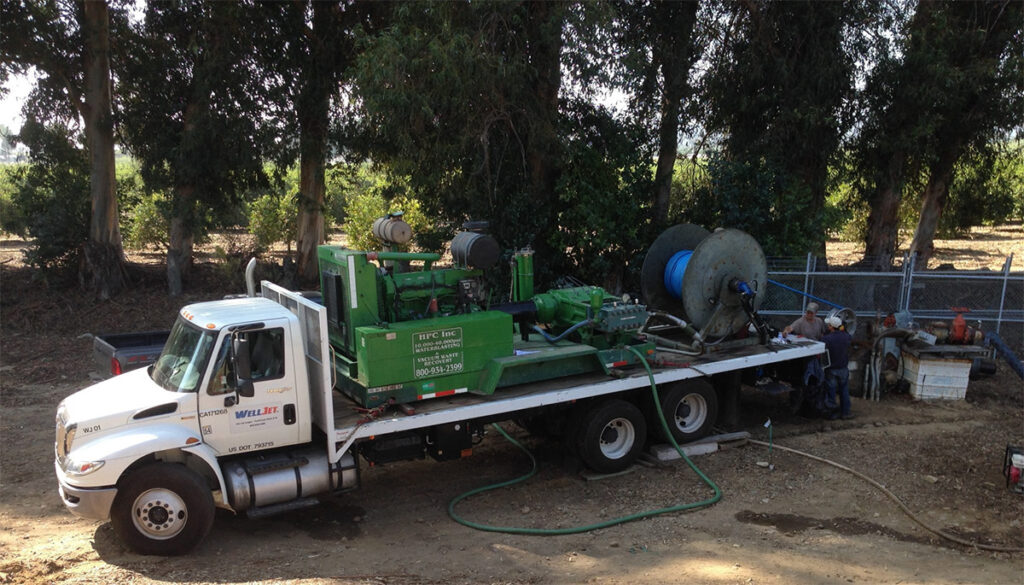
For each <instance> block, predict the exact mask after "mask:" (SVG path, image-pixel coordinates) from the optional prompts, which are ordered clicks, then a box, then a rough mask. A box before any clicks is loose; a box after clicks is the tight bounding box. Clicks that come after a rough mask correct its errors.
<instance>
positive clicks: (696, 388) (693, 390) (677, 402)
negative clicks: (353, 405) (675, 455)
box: [649, 380, 718, 443]
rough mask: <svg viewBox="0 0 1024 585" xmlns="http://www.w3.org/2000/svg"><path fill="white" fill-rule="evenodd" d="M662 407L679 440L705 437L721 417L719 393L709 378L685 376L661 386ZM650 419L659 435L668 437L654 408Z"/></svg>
mask: <svg viewBox="0 0 1024 585" xmlns="http://www.w3.org/2000/svg"><path fill="white" fill-rule="evenodd" d="M658 393H659V398H661V411H662V412H663V413H665V422H666V423H668V429H669V431H671V432H672V437H673V438H674V439H675V440H676V442H677V443H689V442H691V441H696V440H697V439H700V438H703V437H706V436H707V435H708V434H710V433H711V428H712V427H713V426H714V425H715V421H716V420H718V393H717V392H715V389H714V387H712V386H711V384H710V383H708V381H707V380H686V381H683V382H677V383H675V384H672V385H669V386H665V387H663V388H659V389H658ZM652 410H653V412H652V413H651V420H650V422H649V424H650V426H651V427H652V429H653V430H654V431H655V433H656V435H657V436H658V438H659V439H661V440H666V439H665V432H664V430H662V427H661V421H659V420H658V412H657V410H656V409H652Z"/></svg>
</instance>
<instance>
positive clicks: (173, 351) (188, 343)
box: [151, 317, 217, 392]
mask: <svg viewBox="0 0 1024 585" xmlns="http://www.w3.org/2000/svg"><path fill="white" fill-rule="evenodd" d="M216 339H217V336H216V334H215V333H214V332H213V331H205V330H203V329H200V328H199V327H196V326H195V325H192V324H191V323H189V322H188V321H186V320H184V319H182V318H180V317H179V318H178V320H177V321H176V322H175V323H174V328H173V329H171V335H170V337H168V338H167V344H166V345H164V350H163V352H162V353H161V354H160V357H159V358H158V359H157V360H156V365H154V366H153V372H152V374H151V375H152V376H153V381H154V382H156V383H157V384H159V385H160V386H162V387H163V388H164V389H166V390H170V391H171V392H195V391H196V387H197V386H198V385H199V381H200V379H202V377H203V372H205V371H206V364H207V363H208V362H209V361H210V353H212V349H213V343H214V341H216Z"/></svg>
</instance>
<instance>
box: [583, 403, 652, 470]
mask: <svg viewBox="0 0 1024 585" xmlns="http://www.w3.org/2000/svg"><path fill="white" fill-rule="evenodd" d="M580 416H581V418H580V420H579V421H578V425H577V426H576V450H577V452H578V453H579V456H580V458H581V459H583V462H584V463H585V464H586V465H587V467H589V468H591V469H593V470H594V471H597V472H599V473H615V472H617V471H622V470H623V469H626V468H627V467H629V466H630V465H632V464H633V462H634V461H636V458H637V457H639V456H640V451H641V450H642V449H643V447H644V440H645V439H646V438H647V423H646V422H645V421H644V416H643V414H642V413H641V412H640V409H639V408H637V407H636V406H634V405H633V404H631V403H629V402H626V401H625V400H618V399H614V400H606V401H604V402H600V403H598V404H596V405H595V406H593V407H591V408H590V409H588V410H586V411H584V412H583V414H582V415H580Z"/></svg>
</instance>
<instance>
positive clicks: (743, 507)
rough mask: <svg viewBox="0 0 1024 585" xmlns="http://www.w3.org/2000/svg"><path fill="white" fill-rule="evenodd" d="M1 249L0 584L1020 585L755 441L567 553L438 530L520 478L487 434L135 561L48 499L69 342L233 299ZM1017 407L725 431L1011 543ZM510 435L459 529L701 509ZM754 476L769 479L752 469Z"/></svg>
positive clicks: (970, 399)
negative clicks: (104, 296)
mask: <svg viewBox="0 0 1024 585" xmlns="http://www.w3.org/2000/svg"><path fill="white" fill-rule="evenodd" d="M1012 229H1016V230H1017V232H1013V233H1016V235H1015V236H1012V237H1014V238H1016V243H1019V242H1021V241H1024V235H1022V234H1021V232H1020V226H1015V227H1011V230H1012ZM1000 241H1003V242H1004V243H1005V240H1000ZM975 243H976V242H975ZM5 244H6V245H5ZM1013 244H1014V242H1011V245H1013ZM17 247H18V243H17V242H5V243H0V583H62V584H71V583H122V584H127V583H190V584H202V583H250V582H255V583H278V582H290V583H345V584H348V583H352V584H434V583H466V584H475V583H494V584H506V583H517V584H518V583H524V584H525V583H531V584H532V583H538V584H557V583H566V584H570V583H603V584H622V585H626V584H634V583H712V584H720V583H721V584H727V583H728V584H731V583H741V584H745V583H757V584H779V585H782V584H808V585H810V584H822V583H828V584H831V583H835V584H845V583H891V584H897V583H901V584H902V583H936V584H946V583H996V584H1000V583H1021V582H1022V581H1024V554H1022V553H1002V552H987V551H983V550H980V549H977V548H971V547H965V546H961V545H958V544H954V543H952V542H949V541H946V540H942V539H939V538H937V537H934V536H933V535H931V534H930V533H928V532H926V531H925V530H924V529H922V528H921V527H920V526H918V525H917V524H916V523H915V522H914V521H912V520H911V519H910V518H909V517H908V516H906V515H905V514H904V513H903V512H901V511H900V510H899V509H898V507H897V506H896V505H895V504H894V503H893V502H892V501H890V500H889V499H887V498H886V497H885V496H884V495H882V494H881V492H879V491H877V490H876V489H875V488H873V487H871V486H870V485H869V484H867V483H865V482H864V481H862V480H860V479H858V478H856V477H854V476H852V475H850V474H848V473H846V472H843V471H841V470H838V469H835V468H833V467H829V466H826V465H824V464H822V463H818V462H815V461H811V460H809V459H806V458H803V457H799V456H796V455H792V454H789V453H785V452H782V451H780V450H778V449H775V450H773V451H772V453H771V454H770V455H769V452H768V450H767V449H765V448H763V447H760V446H755V445H752V444H751V445H747V446H742V447H736V448H730V449H725V450H721V451H718V452H715V453H712V454H709V455H703V456H699V457H695V458H694V462H695V463H696V465H697V466H699V467H700V469H701V470H702V471H703V472H704V473H706V474H707V476H708V477H710V478H711V479H712V480H713V481H714V482H716V483H717V484H718V485H719V486H720V487H721V489H722V492H723V494H724V496H723V499H722V500H721V501H720V502H719V503H718V504H716V505H713V506H711V507H707V508H702V509H699V510H695V511H689V512H681V513H672V514H667V515H662V516H658V517H656V518H652V519H647V520H641V521H637V522H631V523H627V524H624V525H619V526H615V527H610V528H604V529H601V530H595V531H592V532H587V533H583V534H577V535H567V536H547V537H541V536H525V535H506V534H499V533H491V532H481V531H477V530H473V529H470V528H467V527H464V526H461V525H459V524H457V523H455V522H453V521H452V520H450V519H449V518H448V516H447V507H448V502H449V501H450V500H451V499H452V498H453V497H454V496H456V495H458V494H460V493H463V492H465V491H467V490H469V489H471V488H475V487H478V486H481V485H484V484H489V483H494V482H497V481H500V480H504V479H508V478H511V477H515V476H518V475H521V474H523V473H525V472H526V471H528V470H529V461H528V459H527V458H526V456H525V455H524V454H523V453H522V452H521V451H519V450H518V449H517V448H516V447H514V446H513V445H511V444H509V443H507V442H506V441H505V440H504V439H502V438H501V437H500V436H499V435H498V434H497V433H495V432H490V433H489V434H488V437H487V440H485V441H484V442H483V443H482V444H481V445H479V446H478V447H477V448H476V449H475V450H474V455H473V456H472V457H469V458H466V459H462V460H459V461H454V462H447V463H435V462H433V461H429V460H427V461H415V462H408V463H399V464H390V465H386V466H377V467H368V466H366V465H365V464H364V465H363V466H362V470H361V474H362V475H361V479H362V486H361V488H360V489H359V490H356V491H354V492H350V493H347V494H343V495H340V496H337V497H333V498H330V499H328V500H325V502H324V503H323V504H321V505H320V506H318V507H316V508H312V509H308V510H305V511H302V512H297V513H292V514H289V515H284V516H279V517H274V518H269V519H263V520H249V519H246V518H240V517H233V516H232V515H230V514H228V513H224V512H223V511H218V517H217V520H216V522H215V525H214V528H213V530H212V531H211V533H210V534H209V536H208V537H207V538H206V540H205V541H204V542H203V543H202V544H201V545H200V546H199V547H198V548H197V549H196V550H195V551H194V552H193V553H192V554H191V555H189V556H187V557H183V558H171V559H165V558H156V557H145V556H140V555H136V554H134V553H131V552H129V551H127V550H126V549H125V548H124V547H122V546H121V544H120V543H119V542H118V541H117V540H116V539H115V537H114V534H113V530H112V529H111V527H110V526H109V524H105V523H100V522H91V521H86V520H82V519H79V518H76V517H74V516H73V515H71V514H70V513H69V512H67V511H66V510H65V509H64V507H63V505H62V504H61V501H60V498H59V497H58V495H57V485H56V479H55V477H54V473H53V467H52V465H53V464H52V461H53V426H54V413H55V410H56V406H57V404H58V402H59V401H60V400H61V399H62V398H63V397H64V396H66V395H68V394H70V393H72V392H74V391H76V390H78V389H80V388H82V387H84V386H86V385H88V384H90V383H91V382H92V377H91V370H92V365H91V363H90V359H91V340H90V339H89V338H88V337H87V336H85V334H87V333H99V332H102V331H140V330H146V329H157V328H166V327H167V326H168V324H169V323H170V322H171V320H172V318H173V315H174V314H175V312H176V311H177V309H178V308H179V307H180V306H181V305H182V304H184V303H188V302H192V301H196V300H200V299H204V300H205V299H209V298H216V297H217V296H219V295H221V294H223V293H224V292H228V291H225V290H221V289H222V288H223V285H222V284H221V282H222V281H221V280H219V279H218V275H217V268H216V267H215V266H212V265H206V264H202V263H201V264H200V266H199V269H200V270H198V271H197V276H196V279H195V280H194V281H193V282H192V283H191V285H192V286H191V287H190V289H189V290H190V292H189V294H187V295H186V296H185V297H184V298H179V299H173V300H172V299H168V298H167V297H166V295H164V294H163V290H164V289H163V284H162V281H161V278H160V277H161V275H160V273H159V271H153V272H146V271H145V270H143V272H142V273H140V274H137V275H136V277H137V278H138V279H139V281H140V285H139V286H138V287H136V289H134V290H133V291H131V292H128V293H126V294H124V295H122V296H120V297H118V298H117V299H115V300H113V301H107V302H100V301H97V300H93V299H91V298H88V297H87V296H84V295H83V294H81V293H79V291H78V289H77V288H76V287H75V286H74V285H67V284H61V283H53V282H51V283H49V285H48V286H47V285H46V284H44V283H41V282H39V281H35V280H32V277H31V274H30V273H28V272H27V271H25V270H24V269H23V268H21V267H19V266H18V261H17V260H16V258H17ZM937 247H938V248H939V249H940V250H942V249H943V247H942V246H939V244H938V243H937ZM980 253H981V252H979V254H980ZM984 253H986V254H988V253H989V252H984ZM999 253H1001V252H999V251H998V250H996V251H995V252H992V255H993V256H994V255H998V254H999ZM1005 255H1006V254H1003V257H1005ZM999 262H1000V263H1001V260H1000V261H999ZM963 267H965V268H966V267H967V266H963ZM996 268H998V266H996ZM231 292H233V291H231ZM1022 392H1024V385H1022V383H1021V380H1020V379H1019V378H1017V377H1016V375H1015V374H1013V373H1012V372H1011V371H1010V370H1009V368H1008V367H1006V365H1005V364H1003V363H1000V365H999V369H998V372H997V374H996V375H995V376H994V377H991V378H988V379H984V380H978V381H974V382H972V383H971V385H970V387H969V388H968V392H967V399H966V400H962V401H943V402H919V401H913V400H911V399H910V398H909V397H908V396H906V395H886V396H883V398H882V400H881V401H879V402H869V401H867V400H863V399H859V398H854V401H853V408H854V412H855V413H856V415H857V417H856V418H855V419H853V420H848V421H823V420H817V419H806V418H802V417H798V416H794V415H791V414H789V412H788V408H787V405H786V403H785V401H784V400H781V399H779V398H776V397H769V396H765V395H761V394H757V393H756V392H754V391H752V390H751V391H748V392H745V393H744V396H743V402H742V407H743V413H744V415H743V418H742V421H741V422H742V425H743V427H744V428H745V429H746V430H748V431H749V432H750V433H751V435H752V437H753V438H755V439H759V440H767V439H768V429H766V428H765V427H764V426H763V425H762V423H764V421H765V420H766V419H767V418H771V419H772V421H773V423H774V424H773V426H772V440H773V442H774V443H775V444H777V445H780V446H786V447H791V448H795V449H799V450H802V451H805V452H808V453H811V454H814V455H816V456H819V457H824V458H827V459H831V460H834V461H837V462H839V463H842V464H844V465H847V466H849V467H851V468H853V469H856V470H858V471H861V472H863V473H865V474H867V475H869V476H871V477H872V478H874V479H875V480H877V481H879V482H881V483H882V484H884V485H885V486H886V487H887V488H888V489H890V490H891V491H892V492H894V493H895V494H896V495H898V496H899V497H900V498H901V499H902V500H903V501H904V502H905V503H906V505H907V506H908V507H909V509H910V510H912V511H913V512H914V513H916V514H918V515H919V517H920V518H921V519H922V520H923V521H924V522H926V523H927V524H930V525H933V526H935V527H937V528H940V529H942V530H945V531H947V532H949V533H951V534H954V535H957V536H959V537H961V538H965V539H968V540H972V541H975V542H980V543H984V544H998V545H1005V546H1012V547H1024V496H1021V495H1019V494H1014V493H1011V492H1010V491H1008V490H1007V489H1006V487H1005V485H1004V477H1003V474H1002V464H1003V455H1004V449H1005V447H1006V446H1007V444H1014V445H1024V416H1022V415H1024V398H1022ZM506 428H508V430H509V431H510V432H512V433H513V435H514V436H515V437H517V438H518V439H520V440H522V441H523V442H524V444H525V445H526V446H527V447H528V448H529V449H530V450H531V451H532V452H534V453H535V455H536V457H537V459H538V465H539V471H538V473H537V475H536V476H535V477H533V478H532V479H530V480H529V481H528V482H526V483H524V484H519V485H515V486H512V487H508V488H503V489H501V490H498V491H495V492H490V493H488V494H483V495H479V496H476V497H474V498H471V499H469V500H468V501H465V502H463V503H461V504H460V505H459V507H458V510H457V511H458V512H459V514H460V515H462V516H463V517H465V518H467V519H470V520H473V521H477V522H483V523H488V524H492V525H504V526H525V527H549V528H552V527H559V528H562V527H568V526H574V525H579V524H588V523H593V522H597V521H604V520H607V519H610V518H614V517H618V516H622V515H626V514H630V513H633V512H636V511H639V510H649V509H655V508H661V507H666V506H671V505H675V504H677V503H683V502H693V501H699V500H703V499H705V498H707V497H709V496H710V489H709V488H708V487H707V486H706V485H705V484H704V483H703V482H701V480H700V479H699V478H698V477H697V475H696V474H695V473H694V472H693V471H692V470H691V469H689V468H688V467H687V466H686V465H685V464H682V463H678V462H677V463H675V464H670V465H667V466H664V467H653V466H637V467H635V468H634V469H633V470H632V472H631V473H627V474H625V475H622V476H617V477H611V478H605V479H601V480H598V481H588V480H587V479H585V478H584V477H583V476H582V475H581V474H580V473H579V471H580V470H579V464H578V462H577V461H576V460H575V459H574V458H573V457H572V456H570V455H568V454H567V453H566V452H565V451H564V450H563V449H562V448H561V447H560V446H559V445H558V444H557V443H554V442H550V441H547V440H544V439H541V438H536V437H530V436H528V435H526V434H525V433H524V432H523V431H522V430H520V429H518V428H517V427H514V426H511V425H508V426H507V427H506ZM769 459H770V460H771V462H772V463H773V465H774V469H769V468H765V467H761V466H759V465H758V462H765V461H769Z"/></svg>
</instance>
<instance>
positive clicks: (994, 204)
mask: <svg viewBox="0 0 1024 585" xmlns="http://www.w3.org/2000/svg"><path fill="white" fill-rule="evenodd" d="M1008 219H1009V220H1011V221H1020V220H1022V219H1024V151H1022V145H1020V144H1017V145H1016V146H1014V147H1010V148H1007V149H1005V150H1004V151H1003V152H989V153H978V152H975V153H972V155H971V156H967V157H965V158H964V159H962V160H961V161H960V163H959V164H958V165H957V167H956V169H955V172H954V175H953V180H952V182H951V184H950V189H949V199H948V200H947V202H946V208H945V210H944V211H943V213H942V218H941V219H940V220H939V233H940V234H941V235H943V236H945V237H953V236H958V235H962V234H963V233H965V232H967V231H968V230H969V229H970V227H971V226H976V225H992V224H995V223H999V222H1004V221H1007V220H1008Z"/></svg>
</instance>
